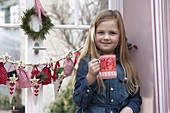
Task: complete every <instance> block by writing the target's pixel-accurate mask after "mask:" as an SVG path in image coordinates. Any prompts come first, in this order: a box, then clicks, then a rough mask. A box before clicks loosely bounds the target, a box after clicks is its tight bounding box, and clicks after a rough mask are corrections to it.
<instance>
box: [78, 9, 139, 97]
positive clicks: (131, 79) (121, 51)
mask: <svg viewBox="0 0 170 113" xmlns="http://www.w3.org/2000/svg"><path fill="white" fill-rule="evenodd" d="M108 20H114V21H116V22H117V25H118V29H119V32H120V37H119V43H118V45H117V47H116V52H117V53H118V55H119V59H120V63H121V65H122V67H123V70H124V75H127V78H128V79H127V89H128V91H129V93H130V94H135V93H136V92H137V91H138V90H139V86H140V83H139V78H138V75H137V71H136V68H135V65H134V63H133V62H132V60H131V59H130V55H129V51H128V47H127V42H126V38H125V37H126V36H125V28H124V23H123V19H122V16H121V14H120V12H119V11H117V10H114V11H113V10H103V11H100V12H99V13H98V14H97V16H96V17H95V19H94V20H93V21H92V23H91V26H90V29H89V33H88V35H87V38H86V42H85V45H84V48H83V50H82V52H81V55H80V57H79V59H78V62H77V64H76V67H75V68H76V69H77V68H78V64H79V62H80V60H81V59H82V58H83V57H84V56H86V55H90V56H91V59H93V58H99V55H98V51H97V48H96V46H95V41H94V40H95V32H96V28H97V27H98V25H99V24H100V23H101V22H104V21H108ZM97 83H98V88H99V90H100V87H103V88H104V83H103V80H102V79H101V78H100V77H99V76H97Z"/></svg>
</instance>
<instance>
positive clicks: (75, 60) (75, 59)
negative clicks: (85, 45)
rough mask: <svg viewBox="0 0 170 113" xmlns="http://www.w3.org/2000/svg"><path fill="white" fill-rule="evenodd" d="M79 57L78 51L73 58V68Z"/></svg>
mask: <svg viewBox="0 0 170 113" xmlns="http://www.w3.org/2000/svg"><path fill="white" fill-rule="evenodd" d="M79 56H80V52H79V51H77V52H76V56H75V58H74V66H75V65H76V63H77V60H78V57H79Z"/></svg>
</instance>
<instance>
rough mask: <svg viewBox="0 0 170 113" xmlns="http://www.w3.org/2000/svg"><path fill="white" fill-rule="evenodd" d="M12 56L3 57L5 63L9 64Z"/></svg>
mask: <svg viewBox="0 0 170 113" xmlns="http://www.w3.org/2000/svg"><path fill="white" fill-rule="evenodd" d="M10 58H11V56H9V55H8V54H6V55H3V61H4V62H8V61H9V60H10Z"/></svg>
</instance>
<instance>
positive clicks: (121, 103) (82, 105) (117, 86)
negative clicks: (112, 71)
mask: <svg viewBox="0 0 170 113" xmlns="http://www.w3.org/2000/svg"><path fill="white" fill-rule="evenodd" d="M89 61H90V57H88V56H86V57H84V58H83V59H82V60H81V61H80V63H79V68H78V70H77V75H76V83H75V86H74V93H73V100H74V102H75V103H76V105H77V106H78V109H77V111H76V113H120V111H121V110H122V109H123V108H124V107H130V108H131V109H132V110H133V112H134V113H139V112H140V105H141V104H142V98H141V96H140V91H138V92H137V93H136V94H135V95H130V94H129V93H128V91H127V88H126V82H124V72H123V68H122V66H121V64H120V62H119V59H118V58H117V60H116V68H117V78H113V79H104V80H103V81H104V84H105V87H106V89H105V90H104V91H103V90H100V92H98V88H97V82H95V83H94V84H92V85H88V83H87V80H86V75H87V73H88V62H89Z"/></svg>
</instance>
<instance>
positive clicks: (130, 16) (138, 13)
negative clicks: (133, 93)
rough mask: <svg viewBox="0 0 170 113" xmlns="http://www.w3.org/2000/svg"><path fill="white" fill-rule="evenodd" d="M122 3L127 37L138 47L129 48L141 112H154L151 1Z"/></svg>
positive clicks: (126, 0)
mask: <svg viewBox="0 0 170 113" xmlns="http://www.w3.org/2000/svg"><path fill="white" fill-rule="evenodd" d="M123 5H124V6H123V10H124V11H123V15H124V21H125V28H126V35H127V38H128V40H129V42H131V43H133V44H136V45H137V46H138V47H139V49H138V50H131V56H132V58H133V60H134V62H135V64H136V66H137V70H138V73H139V76H140V79H141V95H142V98H143V104H142V110H141V113H155V110H154V106H155V105H154V74H153V72H154V71H153V68H154V65H153V46H152V23H151V3H150V0H124V3H123Z"/></svg>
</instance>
